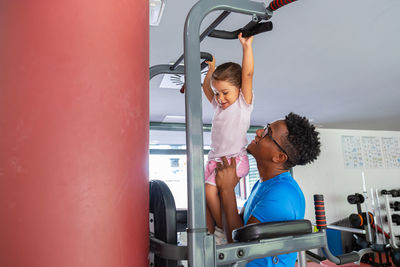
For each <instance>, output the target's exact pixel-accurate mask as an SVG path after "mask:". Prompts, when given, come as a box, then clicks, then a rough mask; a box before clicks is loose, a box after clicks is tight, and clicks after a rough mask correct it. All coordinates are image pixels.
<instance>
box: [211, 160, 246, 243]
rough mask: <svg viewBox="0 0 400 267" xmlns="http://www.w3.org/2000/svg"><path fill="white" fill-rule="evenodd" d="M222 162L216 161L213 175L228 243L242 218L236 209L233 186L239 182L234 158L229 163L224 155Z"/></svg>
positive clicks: (239, 225) (241, 222) (240, 224)
mask: <svg viewBox="0 0 400 267" xmlns="http://www.w3.org/2000/svg"><path fill="white" fill-rule="evenodd" d="M221 159H222V164H221V163H218V166H217V174H216V177H215V180H216V184H217V187H218V190H219V194H220V198H221V203H222V208H223V210H224V214H225V218H226V228H227V229H224V230H225V234H226V237H227V239H228V242H229V243H232V242H233V241H232V231H233V230H234V229H236V228H239V227H241V226H243V218H242V217H241V216H240V215H239V213H238V211H237V204H236V195H235V190H234V189H235V186H236V185H237V183H238V182H239V179H240V178H239V177H237V175H236V160H235V158H232V159H231V164H229V163H228V160H227V159H226V158H225V157H222V158H221Z"/></svg>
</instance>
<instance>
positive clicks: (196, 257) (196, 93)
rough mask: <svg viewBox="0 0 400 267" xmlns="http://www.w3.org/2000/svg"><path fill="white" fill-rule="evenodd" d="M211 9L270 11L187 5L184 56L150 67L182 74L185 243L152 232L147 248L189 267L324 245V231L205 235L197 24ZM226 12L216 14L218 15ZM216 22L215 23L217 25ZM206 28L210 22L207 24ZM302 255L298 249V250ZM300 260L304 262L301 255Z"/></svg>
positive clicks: (244, 5) (221, 0)
mask: <svg viewBox="0 0 400 267" xmlns="http://www.w3.org/2000/svg"><path fill="white" fill-rule="evenodd" d="M216 10H224V11H228V12H236V13H242V14H247V15H251V16H252V17H253V18H254V17H259V18H262V19H269V18H270V17H271V16H272V11H269V10H268V9H266V6H265V5H264V3H260V2H253V1H245V0H200V1H199V2H197V3H196V4H195V5H194V6H193V7H192V9H191V10H190V12H189V14H188V16H187V18H186V23H185V29H184V59H185V64H184V67H182V66H179V65H178V66H175V65H176V64H175V65H174V66H175V67H176V68H171V65H156V66H153V67H151V68H150V79H151V78H153V77H154V76H156V75H158V74H161V73H171V74H181V73H182V68H184V73H185V110H186V127H187V128H186V144H187V158H188V162H187V173H188V229H187V237H188V245H187V246H174V245H169V244H165V243H164V242H162V241H160V240H157V239H155V238H153V237H151V238H150V243H151V246H152V248H154V249H155V251H156V252H157V253H158V255H159V256H162V257H165V258H170V259H182V257H183V258H185V259H187V260H188V264H189V266H194V267H204V266H207V267H215V266H237V267H239V266H245V264H246V263H247V262H248V261H250V260H253V259H256V258H261V257H268V256H274V255H280V254H285V253H290V252H295V251H299V250H306V249H312V248H319V247H327V240H326V234H325V233H324V232H318V233H313V234H308V235H301V236H289V237H280V238H273V239H265V240H259V241H252V242H246V243H234V244H227V245H222V246H216V245H215V240H214V235H208V234H207V228H206V220H205V218H206V208H205V207H206V204H205V193H204V169H203V166H204V160H203V158H204V151H203V121H202V103H201V101H200V100H201V99H202V92H201V91H202V90H201V77H200V64H199V62H200V54H199V51H200V41H201V40H202V38H204V36H203V34H202V35H200V37H202V38H200V37H199V34H200V32H199V31H200V25H201V22H202V21H203V19H204V17H205V16H206V15H207V14H208V13H210V12H212V11H216ZM227 14H228V13H226V12H224V13H223V15H221V16H220V18H221V19H223V17H224V16H226V15H227ZM218 23H219V22H218V21H217V22H216V23H215V24H218ZM209 28H210V27H209ZM302 255H303V256H304V254H302ZM302 258H303V259H302V261H301V262H300V265H302V264H304V257H302Z"/></svg>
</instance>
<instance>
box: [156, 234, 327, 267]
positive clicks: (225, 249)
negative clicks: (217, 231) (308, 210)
mask: <svg viewBox="0 0 400 267" xmlns="http://www.w3.org/2000/svg"><path fill="white" fill-rule="evenodd" d="M207 237H208V238H207V239H205V244H206V245H207V246H209V248H210V249H209V250H208V251H207V252H208V253H209V254H208V256H206V255H207V254H204V256H205V259H204V261H205V265H202V266H207V267H215V266H244V265H246V263H248V262H249V261H251V260H254V259H257V258H263V257H269V256H275V255H280V254H286V253H292V252H297V251H299V250H301V251H304V250H308V249H314V248H320V247H324V246H327V240H326V234H325V233H322V232H318V233H312V234H306V235H299V236H287V237H279V238H271V239H262V240H258V241H252V242H238V243H233V244H226V245H219V246H215V242H214V236H213V235H208V236H207ZM150 243H151V247H152V249H153V250H154V251H156V252H157V255H158V256H160V257H162V258H168V259H172V260H189V266H192V265H191V262H190V259H189V258H188V255H189V253H190V250H188V247H187V246H176V245H171V244H167V243H165V242H163V241H161V240H158V239H156V238H153V237H151V238H150ZM304 260H305V259H304V258H303V262H302V263H303V265H301V264H299V265H300V266H306V264H305V262H304Z"/></svg>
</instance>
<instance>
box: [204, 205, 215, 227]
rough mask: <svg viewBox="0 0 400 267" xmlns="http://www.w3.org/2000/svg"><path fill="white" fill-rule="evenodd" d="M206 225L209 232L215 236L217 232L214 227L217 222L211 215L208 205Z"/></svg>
mask: <svg viewBox="0 0 400 267" xmlns="http://www.w3.org/2000/svg"><path fill="white" fill-rule="evenodd" d="M206 224H207V229H208V232H209V233H211V234H213V233H214V231H215V227H214V225H215V221H214V218H213V216H212V215H211V212H210V209H209V208H208V205H206Z"/></svg>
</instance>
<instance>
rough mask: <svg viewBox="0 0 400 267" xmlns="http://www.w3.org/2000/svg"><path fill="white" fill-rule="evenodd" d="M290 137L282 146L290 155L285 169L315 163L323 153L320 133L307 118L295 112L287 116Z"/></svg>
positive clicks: (288, 136) (286, 121)
mask: <svg viewBox="0 0 400 267" xmlns="http://www.w3.org/2000/svg"><path fill="white" fill-rule="evenodd" d="M285 123H286V126H287V129H288V135H287V137H286V138H285V139H286V140H285V141H283V143H282V146H283V147H284V149H285V151H286V152H287V154H288V160H287V161H286V162H285V163H284V168H285V169H290V168H292V167H294V166H296V165H305V164H307V163H310V162H313V161H314V160H315V159H316V158H317V157H318V155H319V153H320V152H321V149H320V146H321V143H320V142H319V136H318V135H319V133H318V132H317V131H316V130H315V127H314V125H312V124H310V122H309V121H308V119H307V118H306V117H301V116H299V115H297V114H295V113H293V112H290V113H289V114H288V115H286V116H285Z"/></svg>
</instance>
